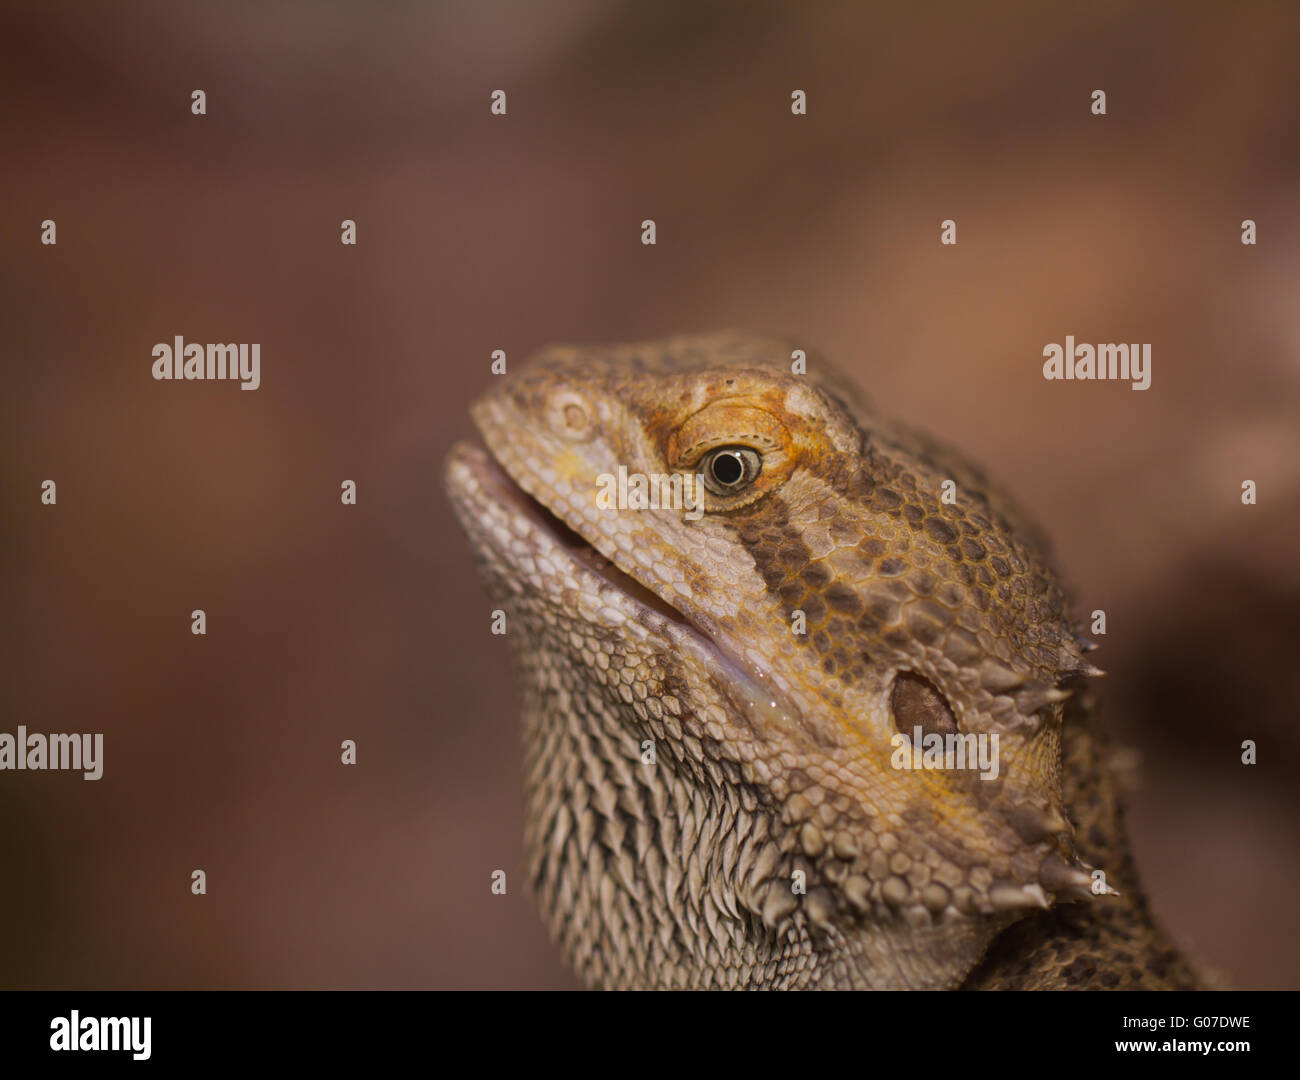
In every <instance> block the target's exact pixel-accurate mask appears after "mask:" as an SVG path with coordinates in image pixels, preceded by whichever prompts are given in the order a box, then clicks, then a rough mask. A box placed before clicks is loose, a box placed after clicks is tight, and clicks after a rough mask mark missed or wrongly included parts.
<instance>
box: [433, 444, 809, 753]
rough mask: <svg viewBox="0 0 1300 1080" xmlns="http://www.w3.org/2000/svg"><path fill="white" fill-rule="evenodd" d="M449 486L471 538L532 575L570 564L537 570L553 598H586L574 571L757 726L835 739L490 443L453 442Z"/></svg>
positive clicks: (601, 613) (600, 606) (601, 608)
mask: <svg viewBox="0 0 1300 1080" xmlns="http://www.w3.org/2000/svg"><path fill="white" fill-rule="evenodd" d="M447 485H448V488H449V490H450V492H451V495H452V502H453V504H454V505H455V506H456V510H457V513H458V515H459V516H460V518H461V521H462V523H463V524H464V525H465V528H466V531H467V532H468V533H469V534H470V536H471V538H472V539H473V540H474V541H475V542H476V543H477V544H478V545H479V546H480V547H484V548H492V549H494V550H495V551H496V552H497V553H498V554H499V556H500V558H501V559H503V560H505V561H506V562H509V563H511V564H513V565H515V566H516V567H517V568H519V569H520V573H521V575H523V576H528V570H529V568H530V567H532V566H533V565H534V564H535V563H537V562H540V561H542V560H543V559H545V560H548V561H549V563H550V564H551V565H552V566H555V565H556V564H557V563H564V564H565V565H563V566H562V567H560V569H561V572H560V573H557V574H551V575H548V578H549V580H550V583H549V584H548V583H547V582H539V581H538V579H537V577H536V575H535V574H533V575H532V577H533V580H534V582H535V584H534V587H535V588H542V589H551V588H554V589H555V590H556V593H555V594H554V595H553V596H552V597H551V599H552V602H554V603H557V604H566V605H573V604H574V603H575V602H576V603H579V604H581V603H582V602H583V600H582V598H581V597H580V598H578V599H577V600H576V601H575V597H574V595H573V593H572V592H565V591H563V590H564V584H563V579H564V578H565V577H566V576H567V577H568V578H569V579H570V583H571V584H576V585H577V586H578V587H579V589H580V591H581V593H584V594H587V596H588V598H590V597H594V596H598V597H599V599H598V600H595V601H594V602H593V603H594V607H595V611H594V612H593V613H592V614H591V615H589V616H588V617H592V618H601V619H604V618H608V617H609V616H608V615H607V614H606V610H607V609H614V610H617V611H618V612H620V613H621V615H622V617H623V618H625V619H628V620H633V621H635V622H637V623H639V624H641V626H643V627H644V628H645V629H646V630H648V631H650V632H651V633H653V634H655V635H657V636H658V637H659V638H660V639H661V640H662V641H663V642H664V644H665V647H666V648H668V649H670V650H672V651H675V652H679V653H683V654H686V655H690V656H693V657H695V658H696V660H697V662H699V663H701V664H702V665H704V666H705V667H707V668H708V669H709V670H710V671H712V672H714V673H715V674H716V676H717V678H716V680H715V682H714V687H715V689H716V690H717V691H718V692H725V693H726V695H727V698H728V701H729V704H730V706H731V707H732V708H733V709H734V711H735V712H736V713H737V714H739V715H742V716H744V717H745V718H746V721H747V722H748V724H749V729H750V730H751V731H762V730H767V729H773V728H775V729H780V730H785V731H789V732H792V733H799V734H802V735H803V736H805V737H810V738H812V739H813V740H814V741H816V742H817V743H819V744H824V743H825V744H828V738H829V736H827V735H826V734H825V733H824V732H822V731H821V729H820V728H817V727H816V725H813V724H810V722H809V721H808V720H807V719H806V718H805V717H804V716H803V714H802V713H801V712H800V710H798V709H797V708H795V707H794V705H793V704H792V703H791V702H790V701H789V700H788V699H787V697H786V695H785V694H784V693H783V692H782V691H780V690H779V689H778V688H777V687H776V686H774V685H773V683H772V679H771V677H770V675H768V674H767V673H766V672H761V671H756V670H753V669H751V667H750V666H749V665H747V664H746V663H744V662H742V661H740V660H739V659H738V658H736V657H735V656H734V655H733V654H732V653H731V652H730V651H729V650H728V649H727V648H726V647H725V646H723V645H722V644H721V643H719V642H718V641H717V640H716V638H715V637H714V635H713V634H711V633H710V632H709V631H708V629H706V628H705V627H703V626H701V625H700V623H699V622H697V621H696V620H695V619H693V618H691V617H690V616H689V615H687V614H686V613H684V612H683V611H681V610H680V609H678V608H676V607H674V606H673V605H672V604H670V603H668V602H667V601H666V600H664V599H663V597H661V596H659V595H658V594H657V593H655V592H654V591H653V590H651V589H649V588H647V587H646V586H644V585H642V584H641V583H640V582H639V581H637V580H636V579H635V578H633V577H632V576H631V575H629V574H627V573H626V572H624V571H623V570H621V569H620V568H619V567H617V566H616V565H614V563H613V562H611V561H610V560H609V559H607V558H606V557H605V556H604V555H602V554H601V553H600V552H599V551H597V550H596V548H595V547H594V546H593V545H592V544H591V543H589V542H588V541H587V540H586V539H585V538H584V537H582V536H581V535H580V534H579V533H578V532H577V531H575V530H574V529H573V528H572V527H571V526H570V525H568V524H567V523H565V522H564V521H563V520H562V519H561V518H560V517H559V516H558V515H557V514H555V513H554V512H552V511H551V510H550V509H549V508H548V507H547V506H546V505H545V504H544V503H542V502H541V500H539V499H537V498H536V497H534V496H533V495H532V494H530V493H529V491H528V489H527V488H526V487H524V486H523V484H522V483H520V482H519V481H518V480H516V479H515V477H514V476H513V475H511V473H510V471H509V470H508V469H506V468H505V467H504V466H503V465H501V464H500V463H499V462H498V461H497V460H496V459H495V456H494V455H492V454H490V453H489V452H488V451H487V450H485V449H483V448H482V447H480V446H476V445H471V444H469V443H458V444H457V445H456V446H455V447H453V448H452V451H451V453H450V455H449V456H448V459H447ZM724 688H725V690H724Z"/></svg>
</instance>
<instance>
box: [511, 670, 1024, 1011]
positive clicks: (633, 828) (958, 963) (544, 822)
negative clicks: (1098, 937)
mask: <svg viewBox="0 0 1300 1080" xmlns="http://www.w3.org/2000/svg"><path fill="white" fill-rule="evenodd" d="M538 670H539V671H544V670H548V666H547V665H546V664H542V665H541V666H540V667H539V669H538ZM549 670H552V671H555V672H563V671H564V670H566V669H565V668H563V667H559V668H550V669H549ZM528 698H529V700H527V701H526V702H525V709H524V715H525V717H526V721H525V768H526V798H527V814H526V821H527V825H526V844H527V849H528V858H529V864H530V876H531V883H532V888H533V891H534V892H535V893H536V894H537V897H538V899H539V901H540V905H541V908H542V911H543V914H544V917H545V919H546V921H547V924H548V927H549V930H550V932H551V935H552V937H554V938H555V939H556V940H557V941H558V943H559V944H560V945H561V947H562V948H563V950H564V952H565V954H566V957H567V959H568V961H569V963H570V964H571V965H572V966H573V968H574V969H575V970H576V971H577V973H578V974H579V975H580V976H581V977H582V978H583V979H584V980H585V981H586V982H588V983H589V984H591V985H594V986H600V987H606V988H618V989H632V988H692V989H700V988H737V989H738V988H772V989H778V988H784V989H793V988H800V987H803V988H822V989H847V988H857V989H876V988H894V989H900V988H912V989H939V988H951V987H955V986H958V985H959V984H960V983H961V982H962V980H963V979H964V978H965V977H966V976H967V975H968V974H969V972H970V971H971V970H972V969H973V968H974V967H975V966H976V965H977V964H978V962H979V960H980V958H981V957H982V956H983V955H984V953H985V951H986V949H987V947H988V945H989V942H990V941H991V940H992V938H993V937H994V936H995V935H996V934H997V933H998V932H999V931H1000V930H1001V929H1003V928H1004V927H1005V926H1006V925H1007V924H1008V922H1010V921H1011V919H1010V918H1009V917H1007V918H997V919H954V920H952V921H951V922H944V923H942V924H928V925H921V926H917V925H909V924H908V922H907V921H906V920H905V919H904V918H902V917H901V916H900V917H898V918H896V919H893V920H890V921H889V922H885V923H875V922H866V921H864V922H858V923H853V924H850V925H847V926H846V925H845V924H844V923H843V921H842V920H835V921H831V920H828V919H821V920H819V919H818V918H817V915H818V905H819V904H821V903H822V902H823V898H822V897H821V896H819V895H818V894H819V893H820V892H821V890H819V889H818V888H817V887H816V886H815V884H813V885H810V887H809V888H810V891H807V892H802V893H801V892H798V891H796V889H795V887H794V885H793V882H794V881H795V880H796V872H797V871H800V870H803V871H804V875H805V880H806V881H808V882H813V883H815V882H816V881H817V878H818V870H817V868H815V867H814V866H813V865H812V864H811V863H810V862H809V861H808V859H807V857H806V856H805V855H804V854H803V853H802V852H800V850H799V849H798V846H797V843H796V840H797V837H796V834H795V830H794V829H793V828H791V827H790V826H787V825H786V824H785V823H783V821H782V820H781V818H780V816H779V813H778V812H770V811H769V808H768V807H766V806H764V805H763V802H762V800H761V798H760V797H759V795H758V794H757V793H756V791H755V789H754V788H753V787H751V786H749V785H747V784H745V783H744V781H743V779H742V772H743V770H742V768H741V766H740V764H739V763H737V762H731V761H724V760H720V759H716V758H711V757H710V756H709V754H708V753H707V752H706V750H705V746H706V745H707V744H706V741H704V740H701V739H699V738H696V737H694V736H693V735H692V728H693V726H694V725H693V718H691V717H684V718H682V719H681V720H679V719H678V718H676V717H673V716H672V715H671V714H670V713H669V712H668V711H667V710H660V712H661V718H660V719H659V720H656V719H655V718H654V717H653V716H652V715H651V714H650V713H649V712H647V710H646V709H645V708H644V707H642V708H640V709H635V708H633V707H632V706H631V705H630V704H628V703H625V702H621V701H620V702H619V703H618V705H615V704H614V703H613V702H612V701H610V700H609V699H608V697H607V696H606V694H605V693H604V692H603V688H600V687H595V688H593V687H590V686H586V685H582V684H574V685H564V683H563V680H561V681H560V682H558V683H557V682H555V681H554V680H552V681H551V682H550V684H549V685H547V684H546V683H545V681H543V682H542V684H541V685H539V684H538V683H537V682H534V681H532V680H530V689H529V691H528ZM636 704H637V705H641V702H639V701H637V702H636ZM629 732H631V733H633V735H634V736H635V737H629ZM644 746H654V747H657V748H658V753H657V755H656V756H655V758H654V760H653V762H651V763H646V762H645V761H644V760H643V750H642V748H643V747H644ZM692 747H695V748H697V750H696V752H692V750H691V748H692ZM677 755H680V756H677Z"/></svg>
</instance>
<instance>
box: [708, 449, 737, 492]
mask: <svg viewBox="0 0 1300 1080" xmlns="http://www.w3.org/2000/svg"><path fill="white" fill-rule="evenodd" d="M744 475H745V464H744V462H742V461H741V460H740V455H739V454H719V455H718V456H717V457H715V458H714V459H713V479H715V480H716V481H717V482H718V483H719V484H725V485H726V486H727V487H731V485H732V484H738V483H740V478H741V477H742V476H744Z"/></svg>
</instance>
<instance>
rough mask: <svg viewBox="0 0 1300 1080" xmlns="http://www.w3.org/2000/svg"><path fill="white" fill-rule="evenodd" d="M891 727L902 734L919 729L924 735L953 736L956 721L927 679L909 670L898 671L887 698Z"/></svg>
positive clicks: (941, 697) (942, 697)
mask: <svg viewBox="0 0 1300 1080" xmlns="http://www.w3.org/2000/svg"><path fill="white" fill-rule="evenodd" d="M889 707H890V709H891V710H892V711H893V714H894V727H895V728H897V729H898V730H899V731H900V732H902V733H903V734H905V735H911V734H912V731H913V730H914V729H915V728H918V727H919V728H920V729H921V731H922V733H923V734H926V735H955V734H956V733H957V718H956V717H955V716H953V714H952V708H951V707H950V706H949V705H948V699H947V698H946V697H944V696H943V694H942V692H941V691H940V690H939V688H938V687H937V686H935V685H934V683H932V682H931V681H930V680H929V679H925V678H922V677H921V676H920V675H917V674H915V673H913V672H911V671H900V672H899V673H898V676H897V677H896V678H895V679H894V688H893V690H892V691H891V692H890V695H889Z"/></svg>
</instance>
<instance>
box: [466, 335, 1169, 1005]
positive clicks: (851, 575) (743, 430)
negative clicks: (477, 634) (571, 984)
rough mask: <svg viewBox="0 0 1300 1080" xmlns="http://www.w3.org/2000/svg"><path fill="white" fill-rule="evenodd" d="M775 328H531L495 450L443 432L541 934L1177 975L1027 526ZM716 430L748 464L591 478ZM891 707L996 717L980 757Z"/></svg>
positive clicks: (906, 964) (599, 959)
mask: <svg viewBox="0 0 1300 1080" xmlns="http://www.w3.org/2000/svg"><path fill="white" fill-rule="evenodd" d="M790 352H791V350H790V348H789V347H788V346H784V345H781V344H778V343H773V342H766V341H755V340H750V339H745V338H739V337H734V336H731V335H714V336H709V337H696V338H678V339H673V340H670V341H664V342H658V343H653V344H644V345H630V346H622V347H617V348H579V349H555V350H550V351H547V352H546V353H544V354H542V355H541V356H539V357H538V358H536V359H535V360H534V361H533V362H532V363H531V364H530V365H529V366H528V367H527V369H526V370H525V371H523V372H522V373H519V374H510V375H508V376H506V377H504V378H500V379H499V380H498V383H497V386H496V388H495V389H494V390H493V391H492V392H490V393H489V394H487V395H486V396H485V397H484V398H483V399H482V400H481V401H479V402H478V403H477V405H476V406H475V408H474V417H475V420H476V422H477V424H478V427H479V429H480V430H481V432H482V434H483V437H484V439H485V440H486V442H487V445H488V447H489V449H490V451H491V456H490V457H489V455H488V454H485V453H484V452H483V451H481V450H478V449H476V448H474V447H471V446H468V445H464V444H461V445H458V446H457V447H456V448H454V449H453V451H452V453H451V455H450V457H449V459H448V464H447V483H448V488H449V491H450V493H451V496H452V501H453V504H454V506H455V508H456V511H457V514H458V516H459V518H460V520H461V522H462V524H463V525H464V528H465V530H466V532H467V534H468V535H469V538H470V541H471V543H472V545H473V547H474V551H475V554H476V557H477V561H478V564H479V567H480V569H481V570H482V572H483V575H484V577H485V579H486V581H487V583H488V586H489V589H490V591H491V593H492V595H493V597H494V598H495V600H496V602H497V603H498V604H499V606H501V607H502V608H503V609H504V610H505V611H506V612H507V613H508V618H509V638H510V640H511V641H512V643H513V645H514V649H515V653H516V656H517V659H518V663H519V667H520V670H521V672H522V674H523V678H524V686H525V703H524V729H525V753H526V777H527V826H526V830H527V836H526V839H527V846H528V851H529V856H530V863H531V865H530V875H531V880H532V884H533V887H534V889H535V891H536V893H537V896H538V898H539V900H540V903H541V906H542V909H543V912H544V913H545V915H546V918H547V921H548V924H549V927H550V930H551V933H552V935H553V936H554V937H555V938H556V939H557V940H558V941H559V943H560V944H561V946H562V948H563V950H564V952H565V955H566V956H567V958H568V959H569V961H570V963H572V965H573V966H574V968H575V969H576V970H577V971H578V972H579V974H580V975H581V976H582V977H583V978H584V979H585V980H586V981H587V982H588V983H589V984H591V985H593V986H602V987H773V988H779V987H791V988H793V987H873V988H880V987H946V988H955V987H963V986H964V987H971V988H976V987H978V988H995V987H1065V986H1143V987H1157V986H1163V987H1175V986H1192V985H1195V980H1194V977H1193V975H1192V973H1191V972H1190V970H1189V969H1188V967H1187V965H1186V964H1185V963H1184V962H1183V961H1182V960H1181V958H1179V956H1178V955H1177V954H1176V953H1175V952H1174V950H1173V949H1172V948H1171V947H1170V945H1169V944H1168V942H1167V941H1166V940H1165V938H1164V937H1163V936H1162V935H1161V934H1160V932H1159V931H1158V930H1157V929H1156V928H1155V927H1154V925H1153V923H1152V921H1151V918H1150V916H1149V914H1148V912H1147V909H1146V905H1145V902H1144V901H1143V899H1142V897H1141V895H1140V893H1139V891H1138V889H1137V882H1136V879H1135V872H1134V869H1133V866H1132V863H1131V859H1130V857H1129V854H1128V848H1127V845H1126V842H1125V839H1124V835H1123V830H1122V825H1121V822H1120V819H1119V810H1118V803H1117V798H1116V794H1115V791H1114V787H1113V784H1112V783H1111V777H1110V775H1109V771H1108V768H1107V766H1106V764H1105V758H1104V754H1103V753H1102V751H1101V750H1100V749H1099V745H1100V744H1099V743H1098V741H1097V736H1096V734H1095V733H1094V731H1093V729H1092V725H1091V718H1090V716H1089V713H1088V710H1087V709H1086V708H1084V707H1082V704H1081V698H1082V697H1083V695H1079V694H1076V695H1075V696H1074V697H1073V698H1072V697H1071V694H1072V693H1073V692H1074V691H1076V690H1078V689H1079V688H1080V687H1081V686H1082V680H1083V678H1084V677H1085V676H1087V675H1090V674H1098V672H1097V671H1096V669H1095V668H1093V667H1092V666H1091V665H1090V664H1088V663H1087V662H1086V661H1085V660H1084V659H1083V657H1082V651H1083V649H1084V648H1086V647H1089V646H1090V643H1088V642H1086V641H1084V640H1083V639H1082V638H1081V637H1080V636H1079V634H1078V633H1077V632H1076V630H1075V628H1074V627H1073V626H1072V625H1071V623H1070V622H1069V620H1068V618H1067V616H1066V603H1065V598H1064V595H1063V592H1062V589H1061V587H1060V586H1059V584H1058V582H1057V579H1056V577H1055V575H1054V574H1053V572H1052V570H1051V569H1050V567H1049V566H1048V564H1047V561H1046V559H1045V557H1044V555H1043V554H1042V547H1041V545H1040V543H1039V541H1038V540H1037V538H1036V535H1035V533H1034V531H1033V530H1032V528H1031V527H1030V526H1029V525H1028V524H1027V523H1026V522H1024V521H1023V520H1022V519H1021V518H1020V516H1019V515H1018V514H1017V513H1016V511H1015V510H1014V508H1013V507H1012V506H1011V505H1010V504H1009V503H1008V501H1007V500H1006V499H1005V498H1004V497H1003V496H1001V495H1000V494H998V493H997V492H996V491H995V490H994V489H992V488H990V487H989V486H988V485H987V483H986V482H985V481H984V480H983V478H982V477H981V476H980V475H979V473H978V472H976V471H975V470H974V469H972V468H971V467H970V466H969V465H967V464H965V463H963V462H962V461H961V460H960V459H958V458H956V457H955V456H953V455H952V454H951V453H950V452H948V451H945V450H942V449H940V448H939V447H938V446H937V445H936V444H934V443H933V442H931V441H930V440H929V439H927V438H925V437H924V436H921V435H919V434H916V433H914V432H910V431H907V430H905V429H903V428H900V427H898V426H896V425H892V424H890V423H888V422H886V421H885V420H883V419H882V418H880V417H878V416H876V415H874V414H873V413H872V412H871V411H869V409H867V408H866V407H865V405H863V404H862V403H861V402H860V401H858V400H857V398H856V397H855V395H854V392H853V390H852V389H851V388H850V387H848V386H846V385H845V384H843V383H841V382H840V381H839V380H838V378H837V377H835V376H834V375H833V374H829V373H827V369H826V368H825V366H824V365H822V364H820V363H816V362H814V363H813V364H812V365H811V367H810V374H808V375H796V374H792V373H791V370H790V359H789V357H790ZM724 447H744V448H748V449H747V451H746V453H745V454H742V457H741V459H740V460H744V461H750V462H753V461H758V462H760V464H761V468H760V470H759V472H758V474H757V476H756V477H754V478H753V479H752V480H748V479H744V478H742V480H741V481H740V482H739V483H738V484H737V486H735V487H734V488H728V487H727V486H726V485H725V484H722V483H721V482H719V481H718V480H716V479H715V482H714V490H712V491H710V492H709V493H708V494H707V495H706V503H705V508H704V513H703V516H702V517H701V518H700V519H699V520H691V515H690V514H687V513H684V512H683V510H682V509H680V508H677V509H622V510H619V509H602V508H598V505H597V492H598V490H599V485H598V477H599V476H600V475H601V474H616V473H617V472H618V469H619V466H625V467H626V468H627V470H628V471H629V473H645V474H673V473H692V474H696V473H701V472H703V473H706V474H708V475H713V474H712V473H711V471H710V470H712V468H713V465H714V462H715V455H714V451H717V450H719V449H720V448H724ZM751 452H752V453H751ZM729 453H730V452H729V451H726V450H724V451H722V455H721V456H722V457H723V458H726V457H727V456H728V455H729ZM727 464H728V463H727V462H723V463H722V468H723V477H722V478H723V479H728V477H726V476H725V466H726V465H727ZM945 481H952V483H953V485H955V487H953V488H952V489H951V490H952V498H951V499H949V500H947V501H945V500H944V499H943V498H942V495H943V491H944V486H943V485H944V482H945ZM543 508H544V509H543ZM552 515H554V517H552ZM557 519H562V520H563V522H564V523H565V525H561V524H560V523H559V521H558V520H557ZM566 525H567V528H566V527H565V526H566ZM569 530H572V532H570V531H569ZM593 549H594V550H593ZM596 552H599V555H597V554H596ZM606 560H609V561H608V562H607V561H606ZM610 563H612V564H613V565H610ZM800 612H802V613H803V616H804V618H805V619H806V632H805V633H797V632H795V629H796V626H797V623H798V621H799V613H800ZM1067 703H1068V707H1069V712H1068V715H1067ZM916 726H920V727H921V728H922V729H923V731H925V732H927V733H930V732H934V733H940V734H942V733H944V732H954V731H956V732H960V733H961V734H963V735H966V734H972V735H985V736H990V735H994V734H996V735H997V736H998V749H999V772H998V775H997V777H996V778H990V779H982V778H981V777H980V775H979V774H978V773H977V772H976V771H974V770H972V769H961V768H937V769H935V768H932V769H912V770H908V769H900V768H896V767H895V755H894V745H893V744H892V743H891V737H892V736H893V735H894V734H895V732H896V731H898V730H902V731H905V732H907V733H909V734H910V733H911V732H912V730H913V729H914V727H916ZM1076 845H1077V853H1076ZM1084 858H1086V859H1087V860H1088V861H1087V863H1085V862H1083V861H1082V859H1084ZM1091 866H1096V867H1100V868H1102V869H1103V870H1104V871H1105V874H1106V881H1107V882H1108V883H1109V885H1111V886H1115V887H1118V889H1119V890H1120V893H1121V894H1122V895H1116V894H1115V893H1114V891H1113V889H1111V890H1110V891H1103V892H1102V893H1101V894H1100V895H1098V894H1097V893H1096V891H1095V889H1094V888H1093V887H1092V886H1093V878H1092V876H1091V874H1090V867H1091ZM1097 888H1101V889H1105V888H1107V886H1105V885H1097Z"/></svg>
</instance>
